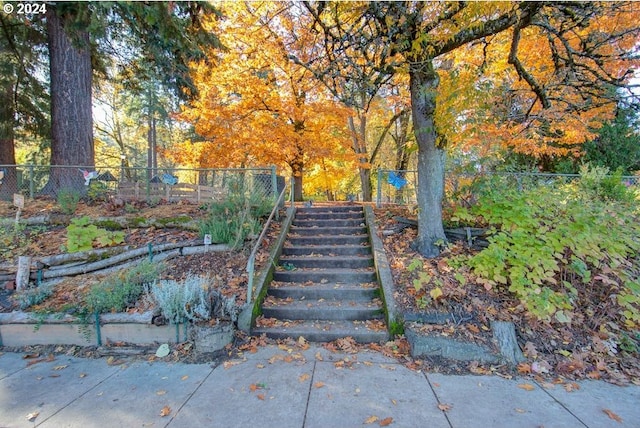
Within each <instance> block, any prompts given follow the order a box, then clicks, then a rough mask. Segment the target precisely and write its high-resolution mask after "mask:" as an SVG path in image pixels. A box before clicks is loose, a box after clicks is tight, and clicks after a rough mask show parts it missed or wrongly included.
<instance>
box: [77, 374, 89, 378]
mask: <svg viewBox="0 0 640 428" xmlns="http://www.w3.org/2000/svg"><path fill="white" fill-rule="evenodd" d="M78 377H80V378H82V377H87V374H86V373H80V374H79V375H78Z"/></svg>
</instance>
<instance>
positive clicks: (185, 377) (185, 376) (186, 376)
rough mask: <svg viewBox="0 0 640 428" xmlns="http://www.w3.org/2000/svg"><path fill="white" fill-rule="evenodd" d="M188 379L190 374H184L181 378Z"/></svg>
mask: <svg viewBox="0 0 640 428" xmlns="http://www.w3.org/2000/svg"><path fill="white" fill-rule="evenodd" d="M187 379H189V375H184V376H182V377H181V378H180V380H187Z"/></svg>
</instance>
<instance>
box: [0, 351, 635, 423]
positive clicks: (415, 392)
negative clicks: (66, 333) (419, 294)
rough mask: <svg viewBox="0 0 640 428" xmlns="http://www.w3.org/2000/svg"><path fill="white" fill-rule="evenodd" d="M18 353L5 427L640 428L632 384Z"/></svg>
mask: <svg viewBox="0 0 640 428" xmlns="http://www.w3.org/2000/svg"><path fill="white" fill-rule="evenodd" d="M23 357H24V356H23V354H18V353H5V354H2V355H0V427H34V426H38V427H56V428H58V427H82V428H88V427H100V428H103V427H225V428H227V427H243V428H245V427H250V426H259V427H265V428H270V427H273V428H288V427H305V428H315V427H318V428H331V427H340V428H343V427H362V426H370V427H376V426H391V427H509V428H512V427H545V428H550V427H593V428H596V427H640V387H637V386H631V387H624V388H622V387H616V386H613V385H610V384H607V383H604V382H596V381H585V382H578V385H579V388H575V389H574V390H572V391H571V392H568V391H567V390H566V389H565V388H564V387H563V385H555V386H553V385H546V384H545V385H542V384H537V383H536V382H534V381H532V380H530V379H525V378H521V379H514V380H506V379H503V378H501V377H498V376H445V375H442V374H436V373H421V372H415V371H411V370H409V369H407V368H405V367H404V366H402V365H400V364H398V363H397V362H396V361H395V360H392V359H389V358H386V357H384V356H382V355H381V354H379V353H374V352H360V353H358V354H354V355H347V354H334V353H331V352H329V351H327V350H325V349H323V348H321V347H319V346H314V345H312V346H311V347H310V348H309V349H307V350H305V351H300V350H298V349H283V348H279V347H277V346H267V347H263V348H260V349H259V350H258V352H257V353H253V354H251V353H247V354H245V355H244V356H243V358H240V359H235V360H230V361H227V362H226V363H225V364H222V365H219V366H218V367H215V368H213V367H212V366H211V365H209V364H181V363H173V364H172V363H164V362H153V363H149V362H141V361H134V362H125V363H123V364H118V365H115V366H114V365H109V364H108V363H107V359H106V358H103V359H83V358H75V357H68V356H56V357H55V360H53V361H42V362H39V363H37V364H32V365H30V366H27V364H28V362H29V361H30V360H26V359H24V358H23ZM443 410H444V411H443ZM607 412H610V415H611V416H609V415H608V414H607ZM35 414H37V416H36V417H35V418H33V419H32V421H29V420H28V419H27V418H28V416H29V415H31V416H33V415H35ZM162 414H165V415H164V416H162ZM614 418H620V420H621V421H616V420H615V419H614Z"/></svg>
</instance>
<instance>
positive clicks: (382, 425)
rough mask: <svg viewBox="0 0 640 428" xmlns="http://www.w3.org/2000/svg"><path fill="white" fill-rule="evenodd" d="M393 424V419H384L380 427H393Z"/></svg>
mask: <svg viewBox="0 0 640 428" xmlns="http://www.w3.org/2000/svg"><path fill="white" fill-rule="evenodd" d="M392 423H393V418H392V417H388V418H384V419H383V420H381V421H380V422H379V424H378V425H380V426H381V427H386V426H389V425H391V424H392Z"/></svg>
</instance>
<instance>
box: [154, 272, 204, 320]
mask: <svg viewBox="0 0 640 428" xmlns="http://www.w3.org/2000/svg"><path fill="white" fill-rule="evenodd" d="M209 282H210V281H209V280H208V279H207V278H203V277H199V276H189V277H187V279H185V280H184V282H182V283H179V282H177V281H174V280H165V281H160V282H154V283H153V284H151V286H150V289H149V292H150V294H151V296H152V298H153V300H154V301H155V303H156V304H157V305H158V307H159V308H160V310H161V312H162V315H163V316H164V317H165V318H166V319H167V320H169V322H172V323H174V324H178V323H180V322H182V321H183V320H185V319H187V320H189V321H192V322H197V321H208V320H209V319H211V310H212V308H211V299H210V298H209V291H210V290H209Z"/></svg>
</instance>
